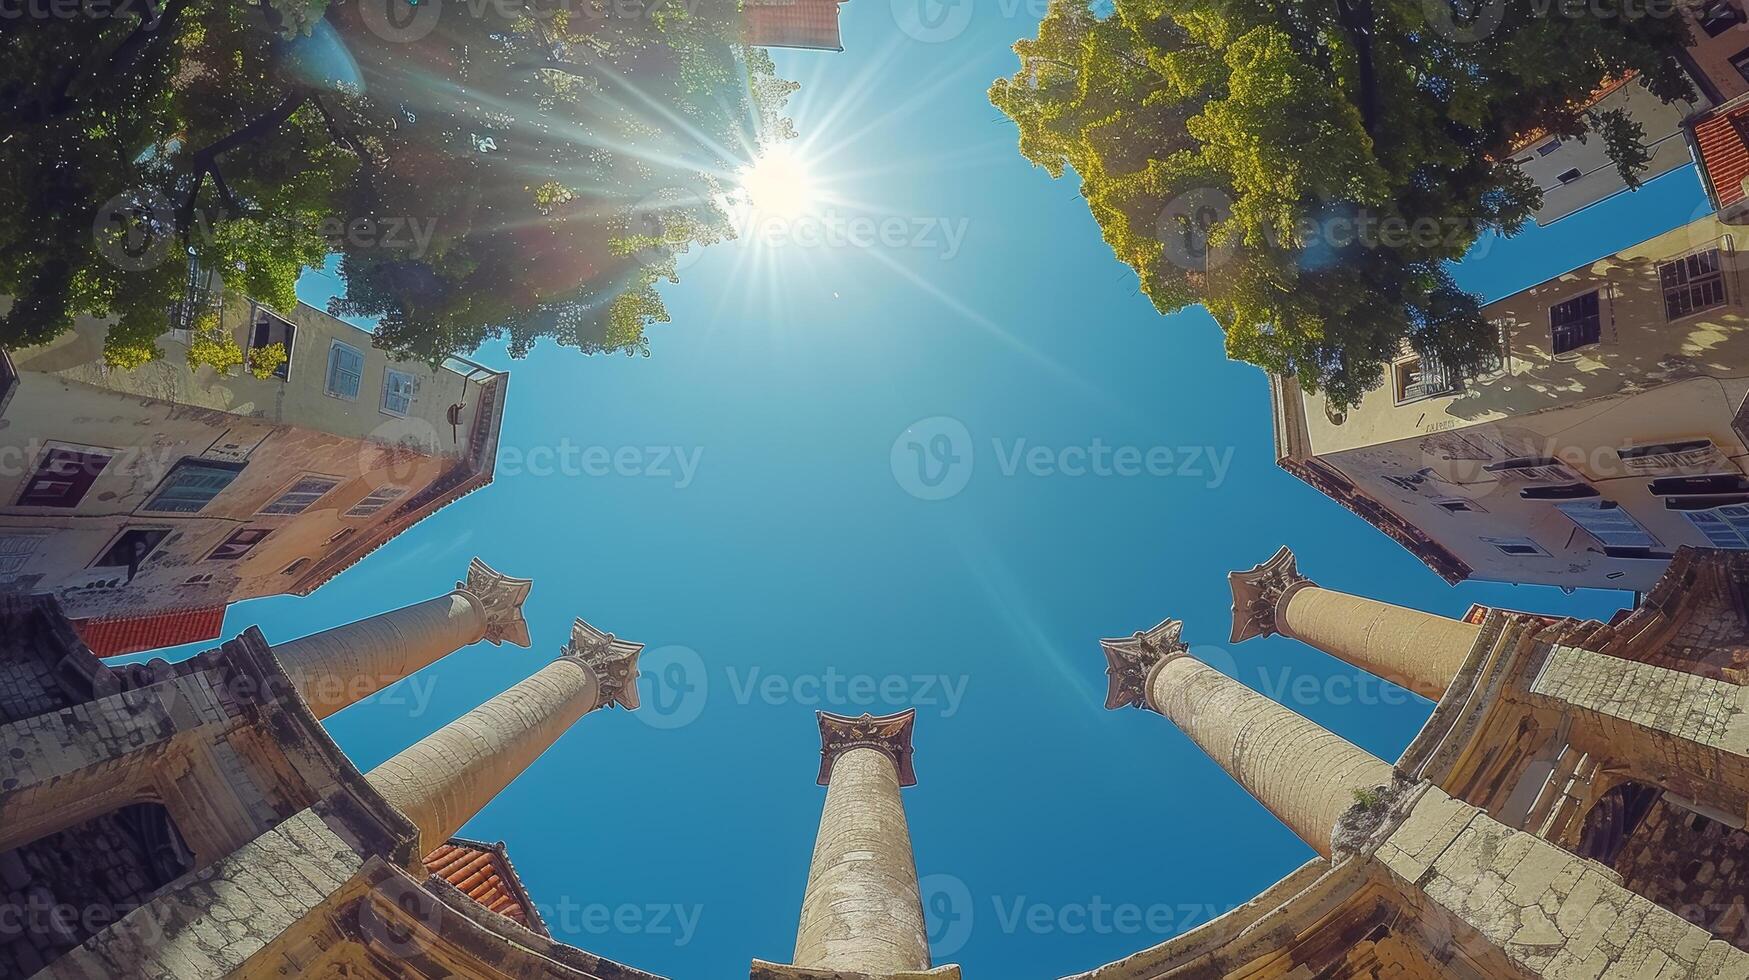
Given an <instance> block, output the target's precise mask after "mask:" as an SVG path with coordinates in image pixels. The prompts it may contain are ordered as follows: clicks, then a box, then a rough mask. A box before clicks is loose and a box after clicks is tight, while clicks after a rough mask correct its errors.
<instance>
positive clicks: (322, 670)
mask: <svg viewBox="0 0 1749 980" xmlns="http://www.w3.org/2000/svg"><path fill="white" fill-rule="evenodd" d="M530 584H531V583H530V582H529V581H528V580H526V579H515V578H510V577H508V576H505V575H500V574H499V573H497V572H495V571H493V570H492V569H491V568H489V567H487V566H486V564H485V563H484V562H482V561H480V560H479V559H478V558H476V559H474V560H473V562H472V564H470V565H469V567H468V578H467V581H465V582H458V583H456V588H455V591H453V592H451V593H449V594H448V595H442V596H438V597H437V598H435V599H427V600H425V601H424V602H417V603H414V604H413V605H411V606H403V607H402V608H400V609H396V610H394V611H392V612H386V613H383V614H381V615H378V616H372V617H370V618H369V619H361V620H359V621H358V622H355V623H348V624H346V625H344V626H337V627H335V628H333V629H330V630H323V631H322V632H320V633H313V634H311V635H309V636H306V637H303V638H301V639H297V640H292V641H290V642H287V643H279V644H275V645H274V647H273V653H274V656H275V657H276V658H278V660H279V662H280V665H281V666H282V667H283V668H284V670H285V673H286V676H287V677H288V678H290V680H291V683H292V685H293V686H294V687H295V688H296V689H297V692H298V693H299V694H300V695H302V697H303V699H304V701H305V702H306V703H307V704H308V705H309V706H310V710H311V711H312V712H314V713H315V715H316V717H317V718H326V717H328V716H329V715H332V714H334V713H335V712H337V711H339V710H340V709H342V708H344V707H346V706H347V705H350V704H354V703H356V702H358V701H361V700H363V699H364V698H367V697H369V696H370V695H372V694H375V693H376V692H377V691H380V690H382V689H383V688H385V687H388V686H389V685H390V684H393V683H395V682H396V681H398V680H400V679H402V678H404V677H407V676H409V675H411V674H414V673H417V672H418V671H420V670H422V669H424V668H426V667H429V666H430V665H431V664H433V663H435V662H437V661H438V660H441V659H443V658H444V657H446V656H448V655H450V654H452V653H454V652H455V651H457V650H460V649H461V648H462V647H465V646H471V645H473V644H475V643H478V642H480V641H481V640H490V641H491V642H493V643H494V644H501V643H504V642H505V641H509V642H511V643H514V644H516V645H517V646H524V647H525V646H528V643H529V641H528V627H527V625H526V624H525V623H524V622H523V619H522V603H523V601H524V600H525V599H526V598H527V596H528V592H529V588H530Z"/></svg>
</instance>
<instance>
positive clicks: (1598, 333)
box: [1549, 289, 1603, 354]
mask: <svg viewBox="0 0 1749 980" xmlns="http://www.w3.org/2000/svg"><path fill="white" fill-rule="evenodd" d="M1598 297H1599V293H1598V292H1597V290H1595V289H1594V290H1592V291H1591V292H1589V293H1586V294H1585V295H1583V296H1575V297H1573V298H1572V299H1570V300H1567V301H1566V302H1565V303H1556V304H1555V305H1554V306H1551V307H1549V334H1550V336H1551V338H1552V340H1553V342H1554V347H1555V353H1557V354H1565V353H1567V352H1568V351H1571V350H1578V349H1579V348H1581V347H1586V346H1589V345H1591V344H1595V343H1597V342H1598V341H1599V340H1601V339H1602V338H1603V312H1602V306H1601V304H1600V302H1599V299H1598Z"/></svg>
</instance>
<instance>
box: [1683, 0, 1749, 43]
mask: <svg viewBox="0 0 1749 980" xmlns="http://www.w3.org/2000/svg"><path fill="white" fill-rule="evenodd" d="M1721 8H1722V10H1727V11H1729V12H1730V14H1729V23H1719V19H1718V18H1717V17H1714V16H1709V13H1711V12H1715V11H1719V10H1721ZM1694 20H1695V26H1697V27H1699V28H1700V30H1701V33H1703V34H1705V35H1706V36H1707V37H1718V36H1719V35H1721V34H1723V33H1725V32H1726V31H1728V30H1730V29H1731V28H1733V27H1736V26H1737V25H1739V24H1742V23H1743V8H1742V7H1739V6H1738V5H1737V2H1736V0H1712V2H1710V3H1703V4H1701V5H1699V6H1698V7H1697V8H1695V11H1694ZM1715 24H1716V25H1717V27H1716V28H1715V26H1714V25H1715Z"/></svg>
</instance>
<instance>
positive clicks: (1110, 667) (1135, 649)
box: [1099, 619, 1185, 709]
mask: <svg viewBox="0 0 1749 980" xmlns="http://www.w3.org/2000/svg"><path fill="white" fill-rule="evenodd" d="M1183 632H1184V624H1183V623H1181V622H1179V621H1178V620H1176V619H1168V620H1165V621H1163V622H1162V623H1160V625H1158V626H1156V627H1154V628H1153V629H1151V630H1148V631H1147V632H1145V633H1137V634H1135V635H1134V636H1126V637H1122V638H1119V639H1114V640H1100V641H1099V645H1100V647H1101V648H1103V649H1104V650H1105V681H1106V684H1107V687H1106V691H1105V706H1106V707H1107V708H1111V709H1117V708H1126V707H1136V708H1152V707H1153V705H1150V704H1149V703H1148V678H1149V677H1152V676H1153V674H1154V670H1155V669H1156V668H1158V667H1159V666H1160V665H1161V664H1163V663H1165V662H1166V661H1168V660H1173V659H1176V658H1178V657H1182V656H1184V652H1185V646H1184V643H1183V641H1182V640H1180V639H1179V638H1178V637H1179V635H1180V634H1181V633H1183Z"/></svg>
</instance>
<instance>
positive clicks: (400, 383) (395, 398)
mask: <svg viewBox="0 0 1749 980" xmlns="http://www.w3.org/2000/svg"><path fill="white" fill-rule="evenodd" d="M412 407H413V376H412V375H411V374H408V373H407V372H405V371H397V370H395V369H394V368H388V369H386V370H384V371H383V405H382V412H383V414H384V415H394V416H397V417H404V416H406V414H407V411H408V409H410V408H412Z"/></svg>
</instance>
